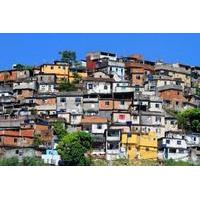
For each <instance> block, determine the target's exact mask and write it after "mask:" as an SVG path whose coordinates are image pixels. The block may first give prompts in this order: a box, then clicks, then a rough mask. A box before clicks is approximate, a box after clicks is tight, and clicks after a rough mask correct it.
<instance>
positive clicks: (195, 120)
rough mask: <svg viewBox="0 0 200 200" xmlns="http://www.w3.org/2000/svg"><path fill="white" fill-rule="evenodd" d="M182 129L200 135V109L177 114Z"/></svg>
mask: <svg viewBox="0 0 200 200" xmlns="http://www.w3.org/2000/svg"><path fill="white" fill-rule="evenodd" d="M177 120H178V124H179V126H180V127H181V128H182V129H185V130H189V131H193V132H199V133H200V108H192V109H187V110H185V111H183V112H179V113H178V114H177Z"/></svg>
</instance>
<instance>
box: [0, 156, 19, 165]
mask: <svg viewBox="0 0 200 200" xmlns="http://www.w3.org/2000/svg"><path fill="white" fill-rule="evenodd" d="M18 165H20V164H19V160H18V159H17V158H16V157H13V158H2V159H0V166H18Z"/></svg>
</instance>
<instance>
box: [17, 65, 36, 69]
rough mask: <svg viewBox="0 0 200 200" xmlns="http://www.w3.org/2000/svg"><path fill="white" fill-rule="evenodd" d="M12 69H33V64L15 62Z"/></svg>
mask: <svg viewBox="0 0 200 200" xmlns="http://www.w3.org/2000/svg"><path fill="white" fill-rule="evenodd" d="M14 69H17V70H32V69H33V66H30V65H24V64H16V65H15V66H14Z"/></svg>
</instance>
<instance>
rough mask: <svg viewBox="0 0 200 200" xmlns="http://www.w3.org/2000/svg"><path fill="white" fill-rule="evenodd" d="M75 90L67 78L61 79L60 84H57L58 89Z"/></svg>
mask: <svg viewBox="0 0 200 200" xmlns="http://www.w3.org/2000/svg"><path fill="white" fill-rule="evenodd" d="M75 90H76V87H75V85H74V83H70V82H69V81H67V80H64V81H62V82H61V83H60V84H59V91H66V92H68V91H75Z"/></svg>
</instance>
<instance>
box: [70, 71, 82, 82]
mask: <svg viewBox="0 0 200 200" xmlns="http://www.w3.org/2000/svg"><path fill="white" fill-rule="evenodd" d="M73 77H74V80H73V82H72V83H73V84H79V83H80V81H81V79H82V77H81V76H80V75H79V74H78V73H77V72H74V73H73Z"/></svg>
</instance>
